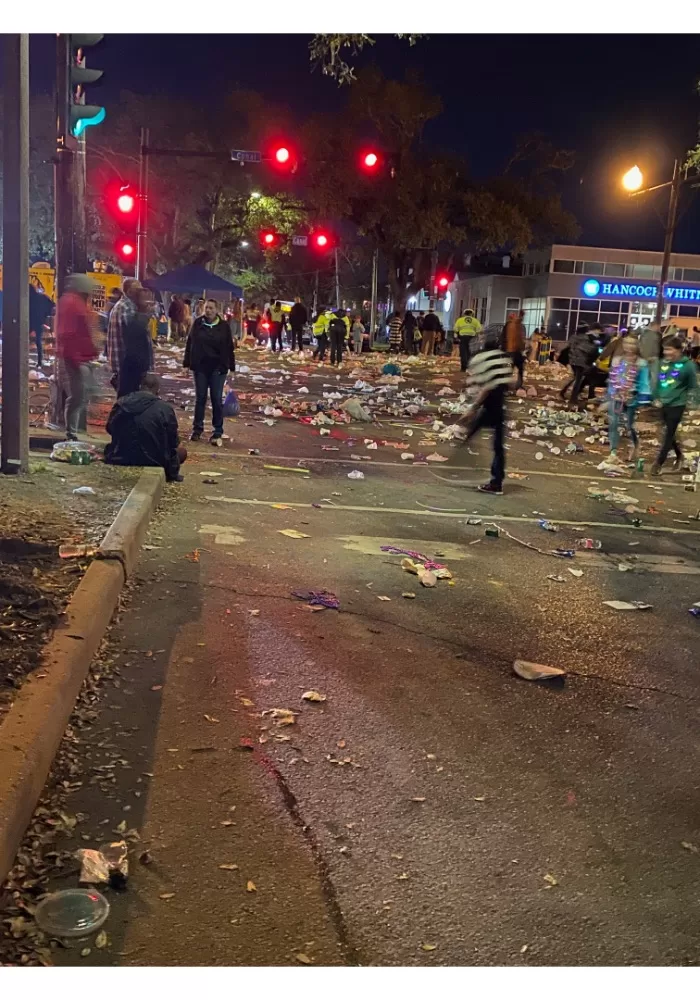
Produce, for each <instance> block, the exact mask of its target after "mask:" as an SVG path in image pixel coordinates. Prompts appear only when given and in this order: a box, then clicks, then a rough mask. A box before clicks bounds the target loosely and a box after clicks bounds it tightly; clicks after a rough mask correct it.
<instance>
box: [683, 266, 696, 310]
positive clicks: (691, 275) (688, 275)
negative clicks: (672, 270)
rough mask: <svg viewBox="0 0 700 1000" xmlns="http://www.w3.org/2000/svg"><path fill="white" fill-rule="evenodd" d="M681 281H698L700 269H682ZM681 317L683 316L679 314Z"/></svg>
mask: <svg viewBox="0 0 700 1000" xmlns="http://www.w3.org/2000/svg"><path fill="white" fill-rule="evenodd" d="M683 281H700V269H698V268H694V267H684V268H683ZM681 315H683V314H682V313H681Z"/></svg>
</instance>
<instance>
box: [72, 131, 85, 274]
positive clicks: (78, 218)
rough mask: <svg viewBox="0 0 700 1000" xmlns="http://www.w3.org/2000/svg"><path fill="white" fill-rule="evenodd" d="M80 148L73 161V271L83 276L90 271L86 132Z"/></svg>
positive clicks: (79, 138) (79, 145)
mask: <svg viewBox="0 0 700 1000" xmlns="http://www.w3.org/2000/svg"><path fill="white" fill-rule="evenodd" d="M76 141H77V144H78V148H77V150H76V153H75V157H74V159H73V181H74V184H75V187H74V192H75V202H74V206H73V209H74V213H75V214H74V219H73V222H74V228H73V269H74V270H75V271H77V272H79V273H81V274H84V273H85V272H86V271H87V270H88V250H87V208H86V188H87V155H86V149H85V132H83V134H82V135H80V136H79V137H78V139H77V140H76Z"/></svg>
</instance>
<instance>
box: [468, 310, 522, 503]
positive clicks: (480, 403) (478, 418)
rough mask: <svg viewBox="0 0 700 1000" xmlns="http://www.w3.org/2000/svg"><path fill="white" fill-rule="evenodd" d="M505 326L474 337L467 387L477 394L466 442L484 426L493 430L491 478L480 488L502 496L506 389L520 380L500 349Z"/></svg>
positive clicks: (488, 329)
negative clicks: (474, 342)
mask: <svg viewBox="0 0 700 1000" xmlns="http://www.w3.org/2000/svg"><path fill="white" fill-rule="evenodd" d="M502 336H503V325H502V324H498V323H492V324H491V325H490V326H487V327H486V328H485V330H484V331H483V333H482V334H480V335H479V336H478V337H476V338H474V339H475V340H476V344H475V345H474V348H473V350H472V356H471V360H470V361H469V368H468V369H467V388H468V389H469V390H471V391H472V393H473V394H474V400H473V409H472V410H471V413H470V418H469V419H470V420H471V422H470V423H469V425H468V427H469V429H468V433H467V441H469V439H470V438H472V437H474V435H475V434H476V433H477V431H480V430H481V428H482V427H492V428H493V462H492V464H491V479H490V481H489V482H488V483H486V484H485V485H484V486H480V487H479V490H480V492H481V493H492V494H493V495H494V496H502V495H503V479H504V476H505V466H506V456H505V450H504V448H503V437H504V434H503V423H504V418H505V394H506V389H507V388H508V387H509V386H512V385H514V384H515V383H516V381H517V376H516V375H515V374H514V372H513V364H512V362H511V359H510V358H509V357H508V356H507V355H506V354H504V353H503V351H502V350H501V349H500V344H501V341H502Z"/></svg>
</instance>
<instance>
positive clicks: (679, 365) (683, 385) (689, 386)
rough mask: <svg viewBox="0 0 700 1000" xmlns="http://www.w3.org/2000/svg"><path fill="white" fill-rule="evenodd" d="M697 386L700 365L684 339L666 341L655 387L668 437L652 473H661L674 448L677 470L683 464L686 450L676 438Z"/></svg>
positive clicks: (656, 402) (656, 401) (665, 435)
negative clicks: (687, 351) (686, 349)
mask: <svg viewBox="0 0 700 1000" xmlns="http://www.w3.org/2000/svg"><path fill="white" fill-rule="evenodd" d="M696 386H697V368H696V365H695V362H694V361H691V359H690V358H687V357H684V355H683V341H682V340H681V339H680V337H673V338H672V339H671V340H668V341H667V342H666V343H665V344H664V356H663V360H662V361H661V365H660V367H659V377H658V380H657V383H656V386H655V388H654V405H655V406H658V407H660V408H661V419H662V421H663V424H664V429H665V432H664V439H663V442H662V444H661V447H660V448H659V453H658V455H657V456H656V461H655V462H654V464H653V466H652V469H651V474H652V476H660V475H661V466H662V465H663V464H664V462H665V461H666V456H667V455H668V453H669V451H670V450H671V448H673V450H674V452H675V454H676V461H675V462H674V465H673V471H674V472H679V471H680V469H681V468H682V467H683V452H682V451H681V449H680V447H679V445H678V442H677V441H676V431H677V430H678V425H679V424H680V422H681V420H682V419H683V414H684V413H685V408H686V405H687V403H688V393H689V392H692V391H693V390H694V389H695V388H696Z"/></svg>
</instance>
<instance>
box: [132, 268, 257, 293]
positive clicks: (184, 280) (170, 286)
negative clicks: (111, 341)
mask: <svg viewBox="0 0 700 1000" xmlns="http://www.w3.org/2000/svg"><path fill="white" fill-rule="evenodd" d="M144 285H145V286H146V288H150V289H151V291H154V292H171V293H172V294H175V293H176V292H177V293H178V294H186V293H187V292H191V293H192V294H193V295H197V296H199V295H202V296H204V297H206V295H207V294H208V293H211V292H225V293H227V294H228V295H229V296H232V297H233V298H237V299H241V298H243V289H242V288H241V286H240V285H234V284H233V282H231V281H226V280H225V278H220V277H219V276H218V274H213V272H212V271H207V269H206V268H205V267H200V266H199V264H186V265H185V266H184V267H177V268H175V270H174V271H167V272H166V273H165V274H159V275H158V277H157V278H149V279H147V280H146V281H144Z"/></svg>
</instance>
